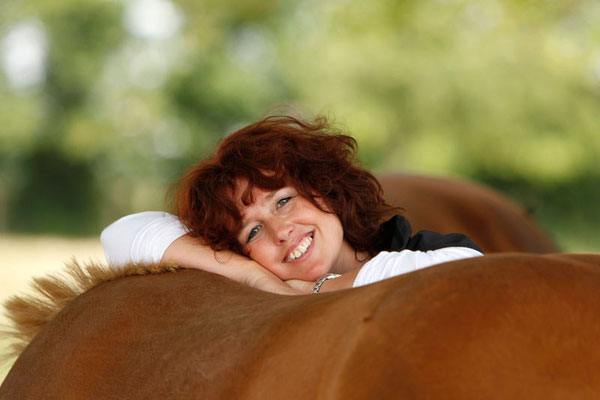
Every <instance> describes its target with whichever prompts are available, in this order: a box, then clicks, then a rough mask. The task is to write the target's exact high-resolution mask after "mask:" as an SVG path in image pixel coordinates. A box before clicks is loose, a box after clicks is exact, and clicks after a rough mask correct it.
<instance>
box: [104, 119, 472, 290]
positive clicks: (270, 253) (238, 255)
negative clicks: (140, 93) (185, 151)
mask: <svg viewBox="0 0 600 400" xmlns="http://www.w3.org/2000/svg"><path fill="white" fill-rule="evenodd" d="M356 147H357V146H356V141H355V140H354V139H353V138H351V137H349V136H346V135H342V134H340V133H338V132H336V131H334V130H333V129H332V128H331V127H330V126H329V125H328V124H327V121H326V120H325V119H323V118H318V119H316V120H315V121H314V122H312V123H307V122H302V121H299V120H297V119H295V118H292V117H270V118H266V119H264V120H262V121H259V122H256V123H254V124H251V125H249V126H247V127H245V128H242V129H240V130H239V131H237V132H235V133H233V134H232V135H230V136H229V137H227V138H226V139H225V140H224V141H223V142H222V143H221V144H220V146H219V147H218V149H217V151H216V154H215V155H214V156H213V157H212V158H210V159H208V160H205V161H203V162H200V163H199V164H197V165H196V166H194V167H193V168H192V169H191V170H190V171H189V172H188V173H187V174H186V175H185V176H184V177H183V178H182V179H181V180H180V181H179V182H178V185H177V189H176V195H175V201H176V207H177V215H178V217H175V216H173V215H169V214H166V213H157V212H147V213H139V214H133V215H130V216H127V217H124V218H122V219H120V220H118V221H116V222H115V223H113V224H112V225H110V226H109V227H108V228H106V229H105V230H104V231H103V232H102V236H101V240H102V244H103V246H104V248H105V251H106V255H107V260H108V261H109V263H110V264H111V265H115V266H118V265H120V264H124V263H127V262H131V261H133V262H158V261H163V262H167V263H174V264H178V265H182V266H187V267H192V268H199V269H203V270H206V271H209V272H214V273H217V274H221V275H224V276H226V277H228V278H231V279H234V280H236V281H239V282H243V283H245V284H247V285H250V286H252V287H256V288H258V289H262V290H266V291H270V292H275V293H281V294H301V293H309V292H311V291H312V292H314V293H316V292H319V291H331V290H339V289H343V288H349V287H356V286H361V285H365V284H368V283H373V282H376V281H378V280H382V279H386V278H389V277H391V276H395V275H399V274H401V273H405V272H409V271H412V270H416V269H419V268H424V267H427V266H430V265H434V264H439V263H442V262H446V261H451V260H455V259H460V258H465V257H473V256H479V255H481V251H480V249H479V248H478V247H477V246H476V245H475V244H474V243H473V242H472V241H471V240H470V239H469V238H467V237H466V236H464V235H461V234H450V235H440V234H437V233H435V232H429V231H421V232H419V233H417V234H416V235H415V236H413V237H411V228H410V225H409V223H408V221H407V220H406V219H405V218H403V217H401V216H399V215H395V214H396V213H397V212H398V209H396V208H394V207H391V206H389V205H388V204H387V203H386V202H385V201H384V200H383V193H382V189H381V186H380V185H379V182H377V180H376V178H375V177H374V176H373V175H372V174H371V173H370V172H368V171H366V170H365V169H363V168H361V167H360V166H359V165H358V160H357V158H356ZM386 220H387V222H384V221H386ZM333 278H338V279H333Z"/></svg>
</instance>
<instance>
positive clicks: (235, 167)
mask: <svg viewBox="0 0 600 400" xmlns="http://www.w3.org/2000/svg"><path fill="white" fill-rule="evenodd" d="M356 152H357V143H356V140H355V139H354V138H352V137H350V136H347V135H343V134H340V133H339V132H337V131H336V130H334V129H333V128H332V127H331V126H330V125H329V124H328V122H327V120H326V119H325V118H323V117H319V118H317V119H315V120H314V121H313V122H311V123H308V122H303V121H299V120H298V119H296V118H293V117H288V116H277V117H268V118H266V119H264V120H262V121H259V122H256V123H253V124H251V125H248V126H246V127H244V128H242V129H240V130H238V131H237V132H235V133H233V134H231V135H230V136H228V137H227V138H226V139H224V140H223V141H222V142H221V144H220V145H219V147H218V148H217V151H216V153H215V155H214V156H213V157H211V158H209V159H207V160H205V161H202V162H200V163H198V164H197V165H195V166H194V167H192V168H191V169H190V170H189V171H188V172H187V173H186V174H185V175H184V176H183V177H182V178H181V179H180V180H179V181H178V182H177V183H176V185H175V187H176V193H175V199H174V200H175V203H176V208H177V215H178V216H179V218H180V220H181V221H182V222H183V224H184V225H185V226H186V227H187V228H188V229H189V230H190V235H191V236H193V237H198V238H201V239H203V241H204V243H206V244H208V245H210V247H211V248H212V249H213V250H215V251H220V250H225V249H229V250H232V251H235V252H238V253H240V254H243V249H242V246H241V245H240V243H239V242H238V240H237V234H238V232H239V230H240V229H241V225H242V216H241V213H240V210H239V209H238V204H239V202H238V200H236V193H235V192H236V182H237V181H238V180H240V179H243V180H245V181H247V182H248V185H247V186H246V189H245V191H244V193H242V194H241V200H242V202H243V203H244V204H245V205H249V204H252V202H253V199H252V189H253V188H254V187H258V188H261V189H263V190H269V191H272V190H278V189H280V188H282V187H284V186H293V187H294V188H295V189H296V190H297V191H298V194H299V195H301V196H304V197H305V198H307V199H309V200H310V201H311V202H312V203H313V204H314V205H315V206H316V207H318V208H319V209H321V210H322V211H326V210H324V208H323V207H322V206H321V205H320V204H319V202H318V201H317V200H316V199H319V200H322V201H324V203H325V206H326V207H327V209H328V211H326V212H333V213H335V214H336V215H337V216H338V218H339V219H340V221H341V223H342V227H343V229H344V239H345V240H346V241H347V242H348V243H349V244H350V246H352V248H353V249H354V250H356V251H367V252H369V253H370V254H371V255H373V254H375V252H376V249H375V247H376V242H377V236H378V231H379V225H380V224H381V223H382V222H383V220H384V219H386V218H389V217H390V216H391V215H393V214H395V213H397V211H398V209H397V208H395V207H392V206H390V205H388V204H387V203H386V202H385V201H384V200H383V191H382V188H381V185H380V184H379V182H378V181H377V179H376V178H375V177H374V176H373V174H371V173H370V172H369V171H367V170H365V169H363V168H361V167H360V165H359V161H358V159H357V154H356Z"/></svg>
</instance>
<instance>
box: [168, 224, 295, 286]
mask: <svg viewBox="0 0 600 400" xmlns="http://www.w3.org/2000/svg"><path fill="white" fill-rule="evenodd" d="M161 261H162V262H166V263H171V264H177V265H181V266H183V267H188V268H197V269H201V270H203V271H207V272H212V273H215V274H218V275H222V276H224V277H226V278H229V279H232V280H234V281H237V282H240V283H242V284H244V285H247V286H250V287H253V288H255V289H259V290H264V291H266V292H271V293H277V294H284V295H298V294H303V292H300V291H299V290H297V289H295V288H292V287H290V286H288V285H286V284H285V282H283V281H282V280H281V279H279V278H278V277H277V276H276V275H275V274H273V273H272V272H270V271H269V270H267V269H265V268H264V267H263V266H261V265H260V264H258V263H257V262H255V261H252V260H251V259H249V258H247V257H244V256H241V255H239V254H236V253H233V252H231V251H222V252H219V253H215V252H214V251H213V250H212V249H211V248H210V247H209V246H206V245H203V244H202V243H200V242H199V241H198V240H197V239H194V238H192V237H190V236H189V235H184V236H181V237H180V238H179V239H177V240H175V241H174V242H173V243H171V245H170V246H169V247H168V248H167V250H166V251H165V253H164V255H163V257H162V260H161Z"/></svg>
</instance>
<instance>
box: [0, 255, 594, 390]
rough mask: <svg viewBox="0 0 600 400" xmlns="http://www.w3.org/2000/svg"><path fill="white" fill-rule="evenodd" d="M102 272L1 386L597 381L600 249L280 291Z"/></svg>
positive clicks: (549, 385) (473, 386)
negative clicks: (312, 290) (307, 291)
mask: <svg viewBox="0 0 600 400" xmlns="http://www.w3.org/2000/svg"><path fill="white" fill-rule="evenodd" d="M154 268H156V269H155V272H158V271H159V270H160V268H159V267H157V266H155V267H154ZM103 271H104V272H102V273H101V274H100V275H102V274H104V276H103V277H101V278H95V279H96V281H94V279H92V278H90V275H89V274H86V273H84V272H82V271H79V272H76V273H75V275H76V276H78V277H79V282H80V283H79V286H78V287H79V288H80V290H84V289H85V287H86V286H87V285H90V286H95V287H93V288H92V289H91V290H88V291H87V292H85V293H84V294H83V295H80V296H79V297H77V298H76V299H75V300H74V301H72V302H71V303H70V304H69V305H67V306H66V307H65V308H64V309H62V311H60V312H59V313H58V315H56V316H55V317H54V318H52V319H51V320H50V321H49V322H48V324H47V325H46V326H45V327H44V328H43V330H42V331H41V332H39V333H38V334H37V335H36V336H35V338H34V339H33V340H32V341H31V343H30V344H29V345H28V346H27V348H26V349H25V350H24V351H23V353H22V354H21V356H20V357H19V359H18V360H17V361H16V363H15V364H14V366H13V368H12V370H11V371H10V373H9V374H8V376H7V378H6V380H5V381H4V384H3V385H2V387H0V400H9V399H10V400H20V399H48V400H52V399H164V398H169V399H212V398H219V399H229V398H235V399H238V398H240V399H264V398H274V399H282V398H283V399H285V398H293V399H309V398H323V399H371V398H377V399H398V398H410V399H432V398H433V399H435V398H443V399H482V398H483V399H507V398H527V399H564V398H569V399H592V398H597V396H598V393H600V347H599V345H598V337H600V322H599V319H598V315H599V314H600V255H529V254H499V255H490V256H486V257H479V258H473V259H465V260H459V261H455V262H451V263H446V264H441V265H438V266H434V267H430V268H427V269H424V270H420V271H416V272H413V273H410V274H406V275H402V276H399V277H396V278H393V279H389V280H385V281H382V282H379V283H376V284H373V285H368V286H364V287H361V288H356V289H351V290H344V291H339V292H333V293H323V294H319V295H308V296H291V297H288V296H279V295H274V294H270V293H266V292H261V291H258V290H255V289H251V288H247V287H243V286H241V285H239V284H237V283H235V282H233V281H230V280H228V279H226V278H223V277H221V276H218V275H214V274H210V273H206V272H203V271H198V270H179V271H177V272H171V273H163V274H155V275H145V276H131V277H127V278H123V279H114V280H110V279H111V276H110V273H109V272H106V271H105V270H103ZM125 273H127V271H126V272H125ZM129 273H139V270H138V271H136V270H135V268H134V267H132V269H131V270H130V271H129ZM97 274H98V270H97V271H96V272H95V273H92V274H91V275H97ZM102 280H107V282H105V283H103V284H99V285H98V284H97V283H98V282H100V281H102ZM40 286H41V287H42V288H44V290H45V291H46V292H47V293H50V297H53V298H54V299H55V300H56V303H57V304H60V303H62V302H65V301H67V300H68V297H69V296H70V295H65V291H64V287H63V288H59V287H57V286H56V285H52V284H48V282H46V283H43V282H42V283H41V284H40ZM71 294H72V295H74V294H75V293H74V292H73V293H71ZM13 306H14V304H13ZM38 306H39V307H38V308H39V309H40V310H41V309H43V308H45V307H49V305H48V304H46V305H45V306H43V305H41V304H39V303H38ZM13 308H14V307H13ZM57 308H60V307H59V306H57ZM42 311H43V310H42ZM41 314H43V312H42V313H41ZM41 314H40V315H41ZM29 318H31V315H29Z"/></svg>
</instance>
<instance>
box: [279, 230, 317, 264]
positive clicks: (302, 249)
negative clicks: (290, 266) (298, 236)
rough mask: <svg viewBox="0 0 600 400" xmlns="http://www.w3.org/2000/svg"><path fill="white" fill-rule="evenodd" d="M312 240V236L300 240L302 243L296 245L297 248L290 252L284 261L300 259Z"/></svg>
mask: <svg viewBox="0 0 600 400" xmlns="http://www.w3.org/2000/svg"><path fill="white" fill-rule="evenodd" d="M312 240H313V237H312V235H308V236H307V237H305V238H304V239H302V241H301V242H300V243H298V246H297V247H296V248H295V249H294V250H293V251H292V252H290V255H289V256H288V257H287V258H286V259H285V261H286V262H290V261H294V260H295V259H296V258H299V257H301V256H302V255H303V254H304V253H306V250H307V249H308V246H310V244H311V243H312Z"/></svg>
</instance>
